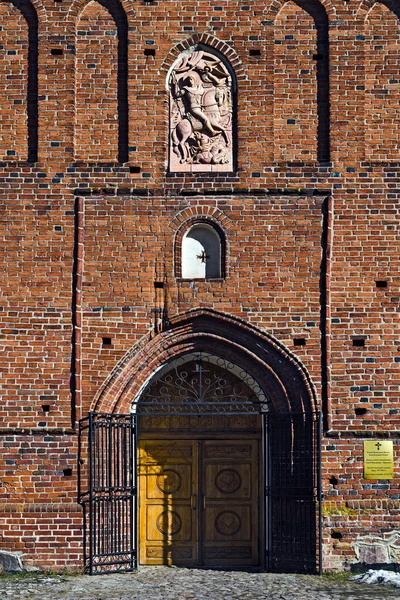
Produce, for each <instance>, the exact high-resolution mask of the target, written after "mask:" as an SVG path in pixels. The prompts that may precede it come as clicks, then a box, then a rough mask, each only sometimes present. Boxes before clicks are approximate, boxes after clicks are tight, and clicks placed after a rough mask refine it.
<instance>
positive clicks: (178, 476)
mask: <svg viewBox="0 0 400 600" xmlns="http://www.w3.org/2000/svg"><path fill="white" fill-rule="evenodd" d="M197 469H198V452H197V443H196V442H192V441H189V440H182V441H172V440H157V441H151V440H142V441H141V442H140V443H139V504H140V516H139V518H140V528H139V529H140V562H141V563H142V564H153V565H157V564H172V563H173V564H182V565H185V564H186V565H187V564H196V563H197V556H198V552H197V546H198V519H197V514H196V512H197V511H196V507H197V502H196V501H195V500H196V497H195V494H196V492H197V487H198V471H197Z"/></svg>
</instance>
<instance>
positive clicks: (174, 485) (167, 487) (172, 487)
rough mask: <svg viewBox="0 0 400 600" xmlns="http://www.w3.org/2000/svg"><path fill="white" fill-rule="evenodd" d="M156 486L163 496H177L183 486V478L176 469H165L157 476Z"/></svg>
mask: <svg viewBox="0 0 400 600" xmlns="http://www.w3.org/2000/svg"><path fill="white" fill-rule="evenodd" d="M156 486H157V488H158V489H159V490H160V492H162V493H163V494H175V493H176V492H177V491H178V490H179V489H180V488H181V486H182V477H181V476H180V475H179V473H178V471H175V470H174V469H165V470H164V471H163V472H162V473H160V474H159V475H157V479H156Z"/></svg>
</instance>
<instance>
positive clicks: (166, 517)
mask: <svg viewBox="0 0 400 600" xmlns="http://www.w3.org/2000/svg"><path fill="white" fill-rule="evenodd" d="M156 527H157V529H158V531H159V532H160V533H161V534H162V535H176V534H177V533H179V532H180V530H181V529H182V519H181V518H180V516H179V515H178V513H177V512H175V511H174V510H164V512H162V513H161V514H160V515H159V516H158V517H157V521H156Z"/></svg>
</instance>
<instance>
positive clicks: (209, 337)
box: [90, 309, 317, 414]
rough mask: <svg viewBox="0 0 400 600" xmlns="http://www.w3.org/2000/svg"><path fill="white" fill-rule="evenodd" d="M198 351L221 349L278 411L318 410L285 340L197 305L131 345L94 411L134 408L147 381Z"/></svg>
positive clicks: (217, 351) (304, 373)
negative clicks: (253, 379)
mask: <svg viewBox="0 0 400 600" xmlns="http://www.w3.org/2000/svg"><path fill="white" fill-rule="evenodd" d="M196 351H207V352H210V353H214V354H217V355H219V356H221V357H223V358H226V359H228V360H231V361H233V362H234V363H235V364H237V365H238V366H240V367H242V368H243V369H245V370H246V371H247V372H248V373H249V374H250V375H251V376H252V377H254V378H255V379H256V380H257V382H258V383H259V385H260V386H261V387H262V389H263V390H264V392H265V394H266V396H267V397H268V398H269V400H270V401H271V404H272V406H273V408H274V410H276V411H277V412H287V411H289V410H291V411H293V412H305V411H307V412H309V411H314V410H316V409H317V398H316V392H315V388H314V386H313V384H312V382H311V378H310V376H309V374H308V372H307V370H306V369H305V367H304V365H302V363H301V362H300V361H299V359H298V358H297V357H296V356H295V355H294V354H293V353H292V352H290V351H289V350H288V349H287V348H286V347H285V346H284V345H283V344H281V343H280V342H279V341H278V340H276V339H275V338H274V337H273V336H271V335H269V334H267V333H264V332H262V331H260V330H258V329H256V328H255V327H253V326H251V325H249V324H248V323H245V322H244V321H242V320H241V319H238V318H236V317H232V316H230V315H226V314H220V313H218V312H216V311H212V310H206V309H197V310H193V311H189V312H187V313H184V314H181V315H178V316H177V317H174V318H173V319H172V320H171V323H170V326H169V328H168V329H167V330H166V331H163V332H162V333H160V334H159V335H157V336H156V337H155V338H153V339H152V340H148V338H146V339H143V340H142V341H141V342H139V343H138V344H137V345H135V346H134V347H133V348H131V349H130V350H129V351H128V352H127V354H126V355H125V357H124V358H123V359H121V361H120V362H119V363H118V364H117V365H116V366H115V368H114V369H113V371H112V372H111V374H110V376H109V377H108V378H107V380H106V381H105V382H104V384H103V386H102V387H101V389H100V390H99V392H98V393H97V395H96V397H95V398H94V400H93V403H92V406H91V409H90V410H92V411H95V412H102V413H119V414H124V413H125V414H126V413H129V412H130V411H131V405H132V403H133V401H134V400H135V398H138V396H139V394H140V392H141V390H142V389H143V387H144V385H145V384H146V383H147V381H149V379H150V378H151V377H152V376H153V375H154V374H155V373H156V372H157V371H158V370H159V369H160V368H161V367H162V366H164V365H165V364H166V363H168V362H169V361H171V360H173V359H174V358H177V357H178V356H182V355H183V354H186V353H189V352H196Z"/></svg>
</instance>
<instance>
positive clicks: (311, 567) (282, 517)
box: [265, 413, 322, 573]
mask: <svg viewBox="0 0 400 600" xmlns="http://www.w3.org/2000/svg"><path fill="white" fill-rule="evenodd" d="M265 420H266V427H265V429H266V432H267V436H266V440H267V448H266V456H267V457H268V467H267V487H266V495H267V511H268V516H267V520H268V542H267V569H268V570H269V571H277V572H298V573H321V571H322V556H321V555H322V552H321V550H322V542H321V515H322V513H321V499H322V498H321V452H320V447H321V423H322V421H321V415H320V414H319V413H309V414H306V413H303V414H271V413H270V414H268V415H265Z"/></svg>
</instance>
